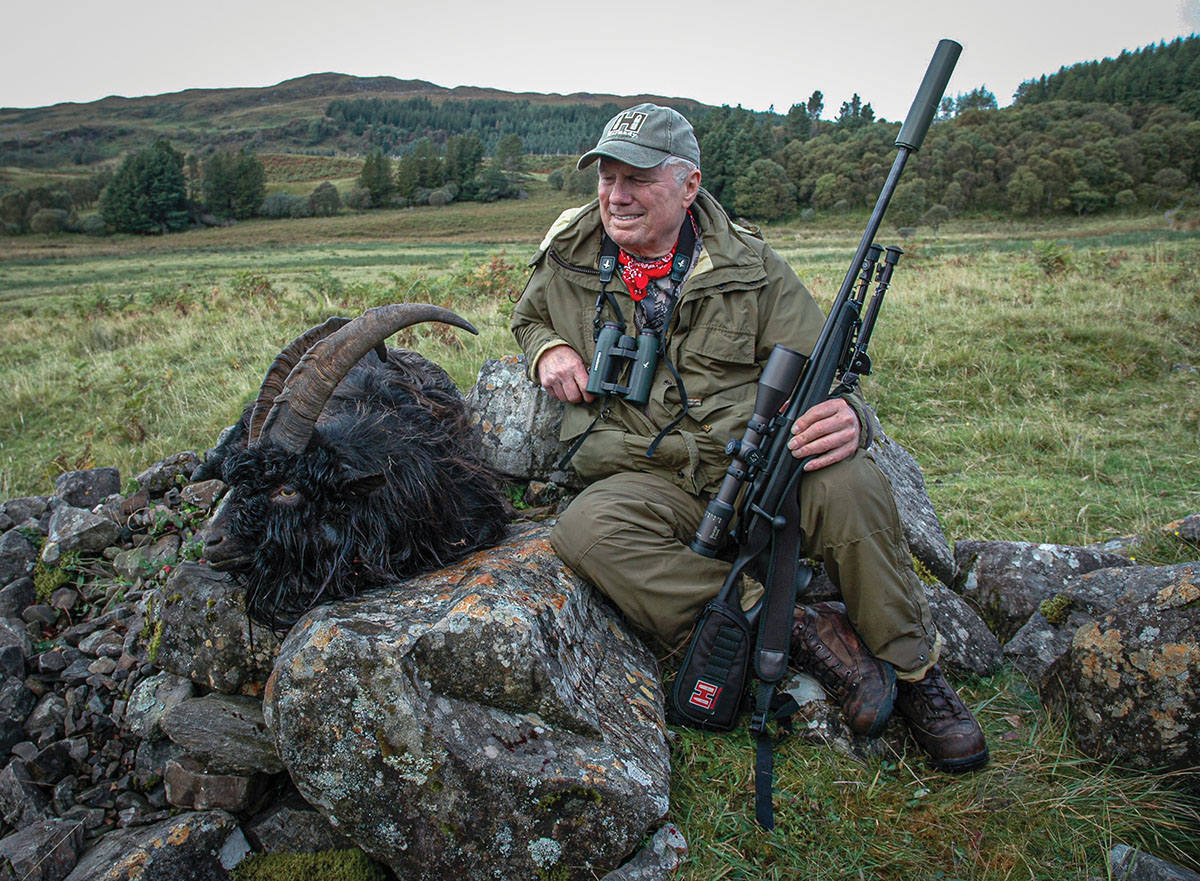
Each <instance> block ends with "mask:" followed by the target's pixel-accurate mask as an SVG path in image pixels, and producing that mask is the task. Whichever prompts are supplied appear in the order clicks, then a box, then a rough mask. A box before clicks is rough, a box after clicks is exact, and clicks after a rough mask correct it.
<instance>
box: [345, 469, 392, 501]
mask: <svg viewBox="0 0 1200 881" xmlns="http://www.w3.org/2000/svg"><path fill="white" fill-rule="evenodd" d="M386 479H387V478H386V477H384V475H383V472H382V471H379V472H376V473H375V474H363V473H361V472H350V473H347V474H346V483H345V487H346V491H347V492H349V493H350V495H353V496H369V495H370V494H371V493H373V492H375V491H376V490H377V489H379V488H380V487H381V486H383V484H384V481H385V480H386Z"/></svg>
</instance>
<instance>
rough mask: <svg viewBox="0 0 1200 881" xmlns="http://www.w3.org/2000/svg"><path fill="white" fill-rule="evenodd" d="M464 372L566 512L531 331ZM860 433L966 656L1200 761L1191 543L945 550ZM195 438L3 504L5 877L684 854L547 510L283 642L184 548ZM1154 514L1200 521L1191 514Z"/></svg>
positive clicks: (917, 478)
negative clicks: (529, 369) (1144, 562)
mask: <svg viewBox="0 0 1200 881" xmlns="http://www.w3.org/2000/svg"><path fill="white" fill-rule="evenodd" d="M470 399H471V401H472V403H473V405H474V407H475V408H476V411H477V413H478V414H479V419H480V428H481V431H482V434H483V438H484V444H485V448H489V449H491V450H493V451H494V464H495V465H496V467H498V468H500V469H501V470H502V471H504V472H505V473H507V474H508V475H509V476H510V477H511V478H512V479H513V480H515V481H519V482H520V483H522V484H524V485H525V486H526V492H525V498H526V500H527V501H528V502H530V503H531V504H533V505H537V506H542V507H543V508H544V511H545V513H547V514H548V515H552V514H553V513H554V511H555V510H556V509H557V508H559V507H560V506H561V505H563V504H564V503H565V502H566V501H567V500H568V499H569V497H570V493H571V492H572V490H573V489H574V487H572V486H570V485H569V481H568V480H567V479H566V478H565V476H563V475H561V474H557V473H555V472H554V468H553V465H554V463H556V462H557V460H558V457H559V456H561V453H562V451H563V446H562V445H561V444H559V443H558V442H557V439H556V437H555V434H554V431H553V426H554V424H555V420H556V419H557V413H556V411H555V406H554V405H553V403H552V402H548V401H547V400H546V399H545V397H544V396H543V395H542V394H541V392H540V391H539V390H537V389H535V388H533V387H532V386H531V385H530V384H528V382H527V381H526V380H525V379H524V371H523V365H522V363H521V359H519V358H507V359H501V360H499V361H495V362H489V363H488V364H487V365H485V367H484V371H483V373H481V377H480V382H479V383H478V384H477V385H476V387H475V389H473V390H472V392H471V394H470ZM876 457H877V459H878V461H879V462H880V465H881V467H882V468H883V469H884V470H885V472H887V473H888V475H889V478H890V479H891V480H892V483H893V486H894V487H895V489H896V498H897V506H898V509H899V510H900V512H901V516H902V519H903V520H904V522H905V528H906V532H907V534H908V538H909V542H910V545H911V547H912V549H913V553H914V557H915V558H916V559H917V560H918V561H919V562H920V563H921V569H922V571H923V572H925V573H928V578H929V582H928V584H927V592H928V596H929V599H930V603H931V607H932V609H933V611H934V614H935V618H936V620H937V624H938V627H939V630H940V631H941V632H942V634H943V636H944V637H945V639H946V651H945V655H944V658H945V662H946V666H947V667H948V668H949V669H950V670H951V671H952V672H957V673H960V674H961V673H972V674H977V675H989V674H991V673H993V672H995V671H996V669H997V668H998V667H999V665H1000V664H1001V663H1005V662H1007V663H1010V664H1012V665H1014V666H1015V667H1017V668H1018V669H1020V670H1021V671H1022V672H1023V673H1024V674H1025V675H1026V676H1027V677H1028V679H1029V680H1030V681H1031V683H1033V685H1034V686H1035V687H1036V688H1038V689H1039V691H1040V692H1041V694H1042V696H1043V699H1044V700H1045V701H1046V702H1047V703H1048V704H1049V705H1050V706H1052V707H1061V708H1065V709H1067V710H1069V713H1070V718H1071V720H1072V725H1073V727H1074V733H1075V736H1076V738H1077V740H1078V742H1079V744H1080V745H1081V746H1082V747H1083V749H1085V750H1086V751H1088V752H1089V753H1091V754H1093V755H1095V756H1096V757H1097V758H1099V759H1101V760H1102V761H1115V762H1118V763H1119V764H1122V765H1125V766H1134V767H1144V768H1165V769H1177V770H1179V769H1187V768H1194V767H1196V766H1198V765H1200V752H1198V751H1200V736H1198V735H1197V729H1198V727H1200V696H1198V693H1197V683H1198V682H1200V634H1198V632H1197V631H1198V629H1200V628H1197V626H1196V624H1197V609H1200V588H1198V587H1197V581H1196V570H1197V568H1200V563H1186V564H1182V565H1178V566H1168V567H1150V566H1141V565H1137V564H1135V563H1134V561H1133V560H1131V559H1130V557H1129V556H1128V550H1127V547H1126V545H1127V544H1128V543H1125V544H1121V543H1117V544H1116V545H1113V546H1103V547H1092V548H1073V547H1061V546H1050V545H1036V544H1020V543H1009V542H975V541H959V542H957V543H956V545H955V546H954V548H953V549H951V547H950V545H949V544H948V543H947V541H946V539H945V536H944V535H943V534H942V530H941V526H940V524H939V522H938V519H937V516H936V514H935V513H934V511H933V507H932V505H931V504H930V503H929V500H928V497H927V495H926V493H925V490H924V483H923V480H922V478H921V475H920V470H919V468H918V467H917V466H916V463H915V462H913V461H912V458H911V456H908V454H907V453H906V452H905V451H904V450H903V449H902V448H901V447H900V446H899V444H897V443H895V442H894V441H892V440H890V439H888V438H886V436H883V435H882V434H881V435H880V440H879V442H878V445H877V448H876ZM198 461H199V460H198V457H197V456H196V455H194V454H192V453H181V454H179V455H177V456H173V457H171V458H169V459H167V460H164V461H163V462H160V463H158V464H157V465H155V466H153V467H152V468H150V469H148V470H147V471H146V472H144V473H143V474H140V475H138V476H137V478H136V480H134V481H133V482H131V484H130V486H128V487H125V488H124V492H122V487H121V485H120V479H119V475H118V474H117V472H116V470H115V469H108V468H99V469H92V470H89V471H82V472H72V473H69V474H65V475H63V476H62V477H61V478H60V479H59V481H58V482H57V484H56V488H55V492H54V494H53V495H52V496H49V497H34V498H21V499H11V500H8V501H6V502H4V503H3V504H0V879H3V878H6V877H15V878H20V879H29V881H62V879H64V878H65V879H69V881H84V879H89V881H90V879H105V881H119V879H127V878H128V879H132V878H140V879H142V881H156V879H192V881H209V879H213V881H223V879H226V878H228V877H229V872H230V870H231V869H232V868H233V867H235V866H236V865H237V864H238V863H239V862H240V861H241V860H242V859H244V858H245V857H246V856H247V855H248V854H252V853H271V852H294V851H303V850H332V849H339V848H346V847H351V846H361V847H363V848H364V849H365V850H367V852H368V853H370V854H371V855H372V856H374V857H376V858H377V859H381V860H383V861H385V862H386V863H387V864H388V865H389V866H390V867H391V868H392V870H393V871H395V872H396V873H397V876H398V877H399V878H401V879H408V878H421V877H442V876H444V875H446V874H451V873H452V874H455V875H458V876H461V877H464V878H470V877H476V876H477V875H478V877H485V876H486V877H529V876H538V874H539V873H540V874H541V875H545V876H551V875H553V876H554V877H563V878H575V877H579V878H583V877H588V878H591V877H597V876H598V874H600V873H602V871H608V872H609V875H608V877H609V878H610V881H618V879H634V878H636V879H639V881H652V879H658V878H665V877H666V876H667V874H668V873H669V872H670V870H671V869H673V868H674V867H675V866H677V865H679V863H680V862H681V860H683V859H684V856H685V854H686V844H685V843H684V842H683V841H682V838H681V837H680V836H679V833H678V830H676V829H674V827H672V826H671V825H670V824H665V825H660V824H661V819H662V817H663V815H664V814H665V813H666V811H667V807H668V801H667V764H668V762H667V756H668V750H667V730H666V725H665V722H664V720H663V715H662V713H663V699H662V691H661V685H660V679H659V671H658V669H657V666H656V664H655V662H654V659H653V658H652V657H651V656H650V655H649V654H648V653H647V651H646V649H645V648H644V647H643V646H642V645H641V643H640V642H639V641H638V640H637V639H636V638H633V637H632V636H631V634H630V633H629V631H627V630H626V629H625V628H624V626H623V624H622V623H621V622H620V620H619V619H618V617H617V616H616V615H615V614H614V613H613V611H612V610H611V609H610V608H609V607H608V606H607V605H606V604H605V603H604V602H603V601H602V600H600V599H598V598H597V597H596V595H595V594H594V592H593V591H592V590H591V589H590V587H589V586H588V585H586V584H584V583H583V582H582V581H580V580H579V579H578V578H576V577H575V576H574V575H573V574H571V573H570V572H569V571H568V570H565V569H564V568H563V567H562V565H561V564H560V563H559V562H558V561H557V558H556V557H554V555H553V553H552V551H550V549H549V547H548V543H547V542H546V533H547V527H546V526H537V527H525V528H516V529H514V531H513V535H512V537H511V538H510V539H509V540H508V541H507V542H505V543H504V544H503V545H502V546H500V547H499V548H497V549H494V550H492V551H486V552H481V553H479V554H476V555H474V556H473V557H471V558H468V559H467V560H465V561H463V562H462V563H460V564H459V565H458V566H455V567H452V568H450V569H448V570H445V571H443V572H440V573H433V574H432V575H430V576H427V577H425V578H422V579H416V580H414V581H413V582H411V583H408V584H406V585H403V586H402V587H401V588H399V589H395V590H392V591H382V592H378V593H375V594H372V595H370V596H368V597H364V598H362V599H360V600H358V601H354V602H344V603H338V604H334V605H330V606H326V607H322V608H319V609H316V610H314V611H313V612H311V613H310V614H309V615H308V616H306V617H305V618H304V619H302V620H301V622H300V623H299V624H298V625H297V626H296V627H295V628H293V630H292V632H291V633H290V634H288V635H287V637H286V639H284V640H282V641H281V640H280V639H279V638H277V637H276V635H275V634H273V633H270V632H268V631H264V630H263V629H262V628H251V627H249V625H248V623H247V620H246V617H245V614H244V606H243V602H242V595H241V593H240V591H238V590H237V589H236V588H235V587H234V586H233V585H232V584H230V583H229V582H228V581H227V580H226V578H225V577H223V576H222V575H220V574H219V573H215V572H213V571H212V570H210V569H209V568H208V567H207V566H206V565H204V564H203V563H202V562H201V561H200V548H201V546H202V542H201V532H202V529H203V525H204V523H205V522H206V521H207V519H208V518H209V517H210V516H211V514H212V512H213V510H214V508H215V505H216V504H218V502H219V497H220V493H221V492H222V491H223V486H222V485H221V484H220V483H219V482H218V481H209V482H206V483H198V484H193V483H190V482H189V475H190V474H191V473H192V471H193V469H194V468H195V466H196V465H197V463H198ZM1165 534H1166V535H1167V536H1169V537H1170V538H1171V539H1172V540H1177V541H1179V542H1182V543H1184V544H1185V545H1186V546H1188V547H1193V546H1200V515H1193V516H1191V517H1188V518H1185V519H1184V520H1181V521H1178V522H1177V523H1174V524H1170V525H1169V526H1168V527H1166V528H1165ZM811 590H812V591H813V594H812V596H813V598H814V599H815V598H832V597H833V596H835V595H836V590H835V589H834V588H833V586H832V585H831V584H830V583H829V582H828V580H827V579H822V578H817V579H816V580H815V581H814V584H813V585H812V587H811ZM789 690H790V691H791V692H792V694H793V695H794V696H795V697H796V698H797V701H798V703H799V704H800V705H801V713H800V716H801V721H800V724H798V725H797V726H796V728H797V730H798V731H800V732H801V735H800V736H803V737H805V738H807V739H809V740H811V741H814V742H819V743H825V744H829V745H831V746H832V747H834V748H836V749H839V750H842V751H844V752H846V753H847V754H850V755H855V756H869V755H876V754H879V753H880V751H881V750H885V749H895V750H900V749H903V748H904V738H905V732H904V729H903V726H902V724H901V723H900V722H896V723H894V724H893V725H890V726H889V729H888V731H887V732H886V733H885V736H884V738H883V739H882V740H881V741H877V742H876V741H866V740H864V739H862V738H856V737H854V736H853V735H851V734H849V732H847V731H846V730H845V728H844V726H842V724H841V722H840V719H839V718H838V714H837V712H836V711H835V709H834V708H833V707H832V706H831V705H830V704H829V702H828V701H827V700H826V699H825V696H824V694H823V693H822V692H821V690H820V688H819V686H816V684H815V682H813V681H812V680H809V679H807V678H806V677H803V676H800V677H797V678H796V679H795V680H794V681H793V682H792V683H791V684H790V685H789ZM1180 779H1183V780H1185V781H1187V780H1191V781H1193V783H1194V781H1195V777H1194V776H1193V777H1191V778H1188V777H1187V776H1186V775H1181V776H1180ZM314 806H315V807H314ZM656 829H657V833H656V834H654V835H653V840H652V842H651V844H650V845H649V846H648V847H646V848H645V849H643V850H642V852H641V853H640V854H639V855H638V856H637V857H636V858H635V859H634V860H632V861H631V862H628V863H626V864H625V865H624V866H622V867H620V868H617V866H618V864H619V863H620V862H621V861H622V860H623V859H624V858H625V857H626V856H628V855H629V854H630V852H631V851H632V850H633V848H634V845H635V843H636V842H638V841H640V840H642V839H643V838H644V837H649V836H650V835H651V834H652V833H655V830H656ZM1123 859H1126V857H1123ZM1126 862H1128V859H1126ZM1143 864H1146V863H1145V861H1143ZM476 870H478V871H476ZM473 872H475V874H472V873H473ZM1123 877H1130V878H1133V877H1135V876H1134V875H1132V874H1129V875H1125V876H1123ZM1180 877H1183V876H1182V875H1181V876H1180Z"/></svg>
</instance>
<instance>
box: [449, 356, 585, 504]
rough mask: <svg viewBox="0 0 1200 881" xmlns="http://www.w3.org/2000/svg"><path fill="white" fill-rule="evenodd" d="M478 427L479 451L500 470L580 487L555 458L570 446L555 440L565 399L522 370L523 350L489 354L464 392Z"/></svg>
mask: <svg viewBox="0 0 1200 881" xmlns="http://www.w3.org/2000/svg"><path fill="white" fill-rule="evenodd" d="M466 400H467V405H468V406H469V407H470V408H471V409H472V410H473V411H474V413H475V421H476V424H477V425H478V426H479V430H480V434H481V438H480V453H481V454H482V456H483V459H484V461H486V462H487V463H488V464H489V465H491V466H492V467H493V468H495V469H496V470H497V471H499V472H500V473H502V474H505V475H507V476H509V477H513V478H516V479H520V480H529V479H539V480H552V481H554V482H555V483H559V484H564V485H566V484H574V485H576V486H580V485H581V484H580V483H579V479H578V478H577V477H576V476H575V472H574V471H561V470H559V469H558V467H557V463H558V461H559V460H560V459H561V458H562V457H563V454H564V453H566V452H567V449H568V445H567V444H564V443H562V442H561V441H559V439H558V428H559V425H560V424H561V423H562V412H563V406H564V405H563V404H562V403H561V402H559V401H556V400H555V399H554V398H552V397H550V395H548V394H547V393H546V392H545V391H543V390H542V388H540V387H539V386H537V385H535V384H534V383H532V382H530V380H529V377H527V376H526V375H525V356H524V355H505V356H504V357H503V358H489V359H488V360H487V361H485V362H484V363H483V367H482V368H480V370H479V378H478V380H476V382H475V385H474V386H472V388H471V390H470V391H469V392H468V393H467V395H466Z"/></svg>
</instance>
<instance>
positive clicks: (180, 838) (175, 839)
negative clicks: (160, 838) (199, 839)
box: [167, 826, 192, 846]
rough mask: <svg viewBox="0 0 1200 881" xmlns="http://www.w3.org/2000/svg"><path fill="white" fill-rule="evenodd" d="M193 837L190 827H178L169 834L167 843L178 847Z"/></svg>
mask: <svg viewBox="0 0 1200 881" xmlns="http://www.w3.org/2000/svg"><path fill="white" fill-rule="evenodd" d="M191 837H192V830H191V828H190V827H189V826H176V827H175V828H174V829H172V830H171V831H170V832H168V833H167V843H168V844H171V845H175V846H178V845H180V844H183V843H184V842H185V841H187V840H188V839H189V838H191Z"/></svg>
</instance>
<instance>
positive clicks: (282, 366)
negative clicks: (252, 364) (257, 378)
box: [246, 315, 352, 447]
mask: <svg viewBox="0 0 1200 881" xmlns="http://www.w3.org/2000/svg"><path fill="white" fill-rule="evenodd" d="M351 320H352V319H350V318H343V317H342V316H340V315H335V316H333V317H332V318H329V319H326V321H325V323H324V324H318V325H317V326H316V327H312V328H309V329H308V330H307V331H305V332H304V333H302V334H301V335H300V336H298V337H296V338H295V339H294V340H292V341H291V342H290V343H288V344H287V346H286V347H285V348H284V350H283V351H282V352H280V353H279V354H278V355H276V356H275V360H274V361H272V362H271V366H270V367H268V368H267V375H266V377H265V378H264V379H263V382H262V386H261V387H260V388H259V390H258V398H257V399H255V401H254V409H253V410H251V411H250V425H249V427H248V430H247V435H246V438H247V444H248V445H249V446H252V447H253V446H255V445H256V444H257V443H258V436H259V434H261V432H262V428H263V422H264V421H265V420H266V418H267V414H268V413H269V412H270V411H271V405H272V404H274V403H275V396H276V395H278V394H279V393H280V392H281V391H283V388H284V385H285V384H286V382H287V378H288V374H289V373H291V372H292V368H293V367H295V366H296V364H297V363H299V361H300V359H301V358H302V357H303V356H304V353H305V352H307V351H308V350H309V349H311V348H312V347H313V345H314V344H316V343H317V342H319V341H321V340H323V339H325V337H327V336H329V335H330V334H331V333H333V332H334V331H337V330H341V329H342V328H343V327H345V326H346V325H347V324H349V323H350V322H351Z"/></svg>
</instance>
